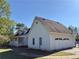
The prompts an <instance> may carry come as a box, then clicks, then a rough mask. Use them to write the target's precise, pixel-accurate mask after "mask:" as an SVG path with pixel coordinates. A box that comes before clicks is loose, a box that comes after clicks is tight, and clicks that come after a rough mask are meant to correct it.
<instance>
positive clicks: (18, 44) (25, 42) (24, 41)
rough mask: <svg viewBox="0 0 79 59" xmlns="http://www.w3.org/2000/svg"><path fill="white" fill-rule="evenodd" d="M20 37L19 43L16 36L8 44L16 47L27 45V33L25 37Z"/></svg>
mask: <svg viewBox="0 0 79 59" xmlns="http://www.w3.org/2000/svg"><path fill="white" fill-rule="evenodd" d="M22 38H23V39H22V41H21V42H20V43H19V38H18V39H16V40H13V41H11V42H10V45H11V46H16V47H18V46H27V44H28V38H27V35H26V36H25V37H22Z"/></svg>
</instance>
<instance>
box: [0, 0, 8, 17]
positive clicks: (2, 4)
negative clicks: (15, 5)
mask: <svg viewBox="0 0 79 59" xmlns="http://www.w3.org/2000/svg"><path fill="white" fill-rule="evenodd" d="M9 16H10V6H9V4H8V2H7V0H0V17H6V18H9Z"/></svg>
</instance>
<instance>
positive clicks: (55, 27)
mask: <svg viewBox="0 0 79 59" xmlns="http://www.w3.org/2000/svg"><path fill="white" fill-rule="evenodd" d="M74 46H75V39H74V35H73V34H71V32H70V31H69V30H68V29H67V28H66V27H65V26H64V25H62V24H61V23H59V22H56V21H52V20H48V19H45V18H42V17H35V19H34V21H33V24H32V26H31V29H30V31H29V35H28V48H33V49H41V50H48V51H51V50H59V49H65V48H70V47H74Z"/></svg>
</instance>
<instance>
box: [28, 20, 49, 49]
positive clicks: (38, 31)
mask: <svg viewBox="0 0 79 59" xmlns="http://www.w3.org/2000/svg"><path fill="white" fill-rule="evenodd" d="M36 22H38V24H36ZM28 37H29V38H28V47H29V48H34V49H41V50H49V49H50V41H49V40H50V38H49V36H48V33H47V31H46V29H45V27H44V26H43V25H42V24H41V22H39V21H37V20H36V21H34V23H33V25H32V27H31V31H30V33H29V36H28ZM40 37H41V38H42V45H41V46H40V45H39V38H40ZM33 38H35V45H33V44H32V41H33Z"/></svg>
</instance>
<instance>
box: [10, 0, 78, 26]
mask: <svg viewBox="0 0 79 59" xmlns="http://www.w3.org/2000/svg"><path fill="white" fill-rule="evenodd" d="M9 3H10V8H11V19H13V20H15V21H16V22H21V23H24V24H25V25H27V26H31V24H32V21H33V19H34V17H35V16H41V17H44V18H48V19H51V20H56V21H58V22H61V23H62V24H64V25H66V26H69V25H73V26H77V27H78V26H79V0H9Z"/></svg>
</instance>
